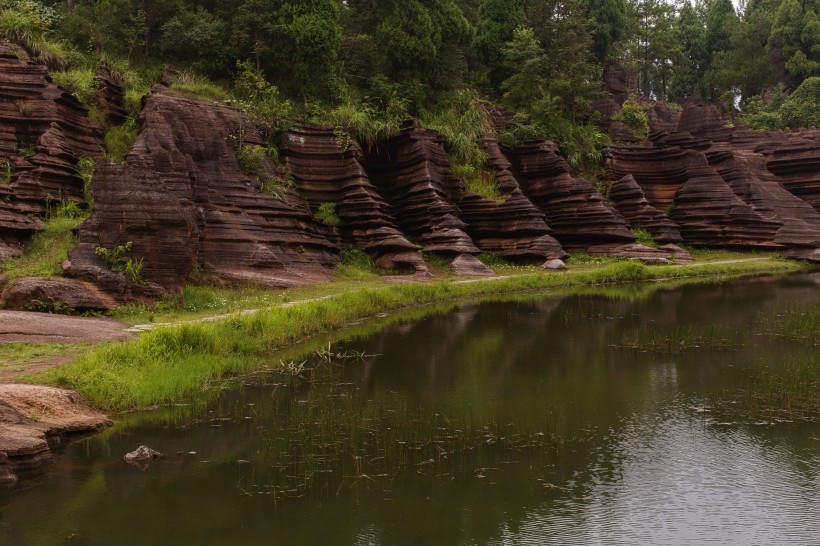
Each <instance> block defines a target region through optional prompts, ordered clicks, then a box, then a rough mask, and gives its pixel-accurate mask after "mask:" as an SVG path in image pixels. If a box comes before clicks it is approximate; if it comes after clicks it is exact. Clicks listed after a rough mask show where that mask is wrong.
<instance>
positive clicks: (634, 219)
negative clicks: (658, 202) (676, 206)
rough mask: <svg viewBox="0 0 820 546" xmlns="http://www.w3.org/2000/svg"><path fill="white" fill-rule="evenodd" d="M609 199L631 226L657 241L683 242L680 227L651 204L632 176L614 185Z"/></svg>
mask: <svg viewBox="0 0 820 546" xmlns="http://www.w3.org/2000/svg"><path fill="white" fill-rule="evenodd" d="M609 199H610V201H611V202H612V203H613V204H614V205H615V208H616V209H618V212H620V213H621V214H623V215H624V218H626V220H627V221H628V222H629V225H630V226H633V227H637V228H642V229H645V230H647V231H648V232H649V233H651V234H652V237H653V238H654V239H655V241H657V242H659V243H681V242H683V238H682V237H681V234H680V228H679V226H678V225H677V224H676V223H675V222H673V221H672V220H670V219H669V217H668V216H666V214H664V213H663V212H661V211H660V210H658V209H656V208H655V207H653V206H652V205H651V204H650V203H649V201H648V200H647V199H646V196H645V195H644V191H643V189H641V187H640V186H639V185H638V183H637V182H636V181H635V177H633V176H632V175H631V174H628V175H626V176H624V177H623V178H621V179H620V180H618V181H617V182H615V183H613V184H612V186H611V187H610V189H609Z"/></svg>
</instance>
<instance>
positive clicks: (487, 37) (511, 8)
mask: <svg viewBox="0 0 820 546" xmlns="http://www.w3.org/2000/svg"><path fill="white" fill-rule="evenodd" d="M524 4H525V2H524V0H481V3H480V5H479V8H478V26H477V28H476V37H475V42H474V47H475V49H476V53H477V55H478V58H479V60H480V61H481V62H482V63H483V64H484V66H485V67H486V70H487V77H488V80H489V83H490V85H491V86H492V88H493V89H498V88H499V87H500V86H501V83H502V82H503V81H504V80H506V79H507V78H509V77H510V76H512V74H513V72H514V70H515V69H514V68H510V65H509V63H508V62H507V61H505V58H504V53H503V51H502V49H503V48H504V46H505V44H507V43H508V42H510V41H511V40H512V39H513V33H514V32H515V30H516V29H517V28H518V27H520V26H521V25H523V24H524V21H525V19H526V14H525V12H524Z"/></svg>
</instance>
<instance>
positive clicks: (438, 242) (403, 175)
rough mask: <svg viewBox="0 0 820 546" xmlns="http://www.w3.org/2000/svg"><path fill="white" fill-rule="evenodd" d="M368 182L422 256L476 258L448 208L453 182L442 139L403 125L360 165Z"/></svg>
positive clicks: (455, 214)
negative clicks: (369, 181) (421, 249)
mask: <svg viewBox="0 0 820 546" xmlns="http://www.w3.org/2000/svg"><path fill="white" fill-rule="evenodd" d="M364 166H365V169H366V170H367V173H368V175H369V176H370V179H371V180H372V181H373V183H374V184H375V186H376V187H377V188H378V189H379V192H380V193H381V194H382V195H383V196H384V197H385V199H386V200H387V202H388V203H390V205H391V206H392V207H393V210H394V213H395V217H396V220H397V221H398V224H399V227H400V228H401V229H402V231H404V232H405V233H407V234H408V235H410V236H411V237H414V238H416V239H418V241H419V242H420V244H421V245H422V246H423V247H424V250H425V251H430V252H439V253H442V254H445V255H458V254H473V255H475V254H479V253H480V252H481V250H480V249H479V248H478V247H476V245H475V244H474V243H473V241H472V239H471V238H470V237H469V236H468V235H467V233H466V232H465V229H466V227H467V225H466V224H465V223H464V222H463V221H462V220H461V219H460V218H459V217H458V211H457V210H456V208H455V206H454V205H453V203H454V202H456V201H457V199H458V196H457V195H455V193H456V191H457V189H458V184H459V182H458V179H456V178H455V177H454V175H453V174H452V173H451V172H450V162H449V161H448V160H447V155H446V153H445V152H444V138H443V137H442V136H441V135H439V134H438V133H436V132H434V131H430V130H427V129H423V128H421V127H419V125H418V124H417V123H416V122H408V123H407V124H406V125H405V127H404V128H403V129H402V131H401V133H400V134H399V135H398V136H396V137H394V138H392V139H390V141H388V142H387V143H384V144H382V145H380V146H378V147H377V148H376V149H375V150H374V151H373V153H371V154H370V155H369V156H368V157H367V159H366V160H365V161H364Z"/></svg>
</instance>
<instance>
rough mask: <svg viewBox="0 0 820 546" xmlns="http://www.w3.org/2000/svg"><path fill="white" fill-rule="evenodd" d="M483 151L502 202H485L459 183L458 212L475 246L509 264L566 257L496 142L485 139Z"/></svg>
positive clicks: (486, 200)
mask: <svg viewBox="0 0 820 546" xmlns="http://www.w3.org/2000/svg"><path fill="white" fill-rule="evenodd" d="M484 148H485V150H486V151H487V156H488V167H489V168H490V169H492V173H491V174H490V176H491V177H492V178H493V179H494V182H495V184H496V186H497V188H498V191H499V195H500V196H501V198H500V199H499V200H497V201H496V200H493V199H487V198H485V197H482V196H480V195H478V194H476V193H474V192H472V191H469V190H468V189H467V187H466V185H464V184H463V182H461V181H459V182H458V184H459V191H458V193H459V194H460V195H461V199H460V200H459V202H458V208H459V210H460V211H461V216H462V218H463V219H464V220H465V222H467V232H468V233H469V234H470V236H471V237H472V238H473V241H475V243H476V245H477V246H478V247H479V248H480V249H481V250H483V251H484V252H489V253H492V254H495V255H497V256H501V257H504V258H507V259H511V260H523V261H532V262H538V263H541V262H544V261H545V260H553V259H561V258H564V257H566V255H567V254H566V252H565V251H564V249H563V248H562V247H561V243H559V242H558V241H557V240H556V239H555V238H554V237H552V236H551V235H550V233H551V230H550V228H549V226H548V225H547V223H546V221H545V219H544V218H545V217H544V213H543V212H541V211H540V210H539V209H538V208H537V207H536V206H535V205H534V204H533V203H532V202H531V201H530V200H529V199H528V198H527V196H526V195H524V192H523V191H521V188H520V186H519V185H518V181H517V180H516V179H515V177H514V176H513V174H512V172H511V171H510V168H511V167H512V165H511V164H510V162H509V160H508V159H507V158H506V157H505V156H504V154H503V153H502V152H501V148H500V147H499V145H498V141H497V140H496V139H494V138H488V139H486V140H485V142H484Z"/></svg>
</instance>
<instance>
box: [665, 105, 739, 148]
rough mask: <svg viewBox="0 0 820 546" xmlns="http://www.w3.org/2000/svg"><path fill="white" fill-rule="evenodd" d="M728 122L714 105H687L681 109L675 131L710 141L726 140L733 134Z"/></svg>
mask: <svg viewBox="0 0 820 546" xmlns="http://www.w3.org/2000/svg"><path fill="white" fill-rule="evenodd" d="M730 121H731V119H730V118H729V117H728V116H725V115H723V114H721V113H720V111H719V110H718V107H717V106H716V105H714V104H705V105H704V104H688V105H686V107H685V108H684V109H683V114H681V117H680V122H679V123H678V129H677V130H678V132H681V133H691V134H692V135H694V136H696V137H700V138H706V139H709V140H712V141H722V140H728V139H729V138H731V136H732V133H733V132H734V129H733V128H732V127H731V125H730V123H729V122H730Z"/></svg>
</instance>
